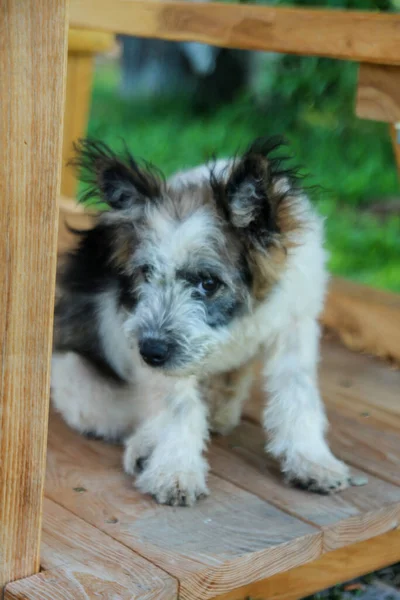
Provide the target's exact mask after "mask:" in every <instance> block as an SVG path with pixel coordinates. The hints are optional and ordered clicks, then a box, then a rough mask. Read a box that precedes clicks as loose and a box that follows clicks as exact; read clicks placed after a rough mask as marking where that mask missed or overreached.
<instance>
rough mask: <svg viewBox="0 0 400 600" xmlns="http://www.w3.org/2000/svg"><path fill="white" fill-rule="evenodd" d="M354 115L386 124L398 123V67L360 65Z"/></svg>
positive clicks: (399, 78) (399, 91)
mask: <svg viewBox="0 0 400 600" xmlns="http://www.w3.org/2000/svg"><path fill="white" fill-rule="evenodd" d="M356 115H357V116H358V117H360V118H361V119H372V120H374V121H385V122H386V123H396V122H397V121H400V67H396V66H389V65H369V64H361V65H360V68H359V73H358V85H357V98H356Z"/></svg>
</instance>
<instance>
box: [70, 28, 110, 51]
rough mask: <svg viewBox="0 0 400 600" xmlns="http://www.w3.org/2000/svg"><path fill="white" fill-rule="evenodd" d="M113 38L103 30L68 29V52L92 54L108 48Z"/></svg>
mask: <svg viewBox="0 0 400 600" xmlns="http://www.w3.org/2000/svg"><path fill="white" fill-rule="evenodd" d="M114 42H115V38H114V36H113V35H112V34H110V33H104V32H103V31H90V30H85V29H70V30H69V32H68V54H75V53H79V54H94V53H99V52H106V51H107V50H110V49H111V48H112V46H113V44H114Z"/></svg>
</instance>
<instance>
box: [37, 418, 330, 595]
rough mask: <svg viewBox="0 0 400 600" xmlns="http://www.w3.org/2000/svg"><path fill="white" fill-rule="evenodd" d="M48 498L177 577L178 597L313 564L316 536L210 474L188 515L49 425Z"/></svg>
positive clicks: (116, 462) (100, 448) (102, 453)
mask: <svg viewBox="0 0 400 600" xmlns="http://www.w3.org/2000/svg"><path fill="white" fill-rule="evenodd" d="M47 473H48V477H47V483H46V496H47V497H50V498H52V499H53V500H54V501H56V502H58V503H59V504H62V505H63V506H64V507H66V508H68V509H69V510H70V511H72V512H73V513H74V514H76V515H78V516H80V517H81V518H83V519H84V520H86V521H87V522H89V523H91V524H92V525H94V526H95V527H97V528H98V529H100V530H102V531H104V532H105V533H107V534H108V535H110V536H112V537H113V538H114V539H116V540H118V541H120V542H121V543H123V544H124V545H125V546H127V547H129V548H131V549H133V550H135V551H137V552H138V553H139V554H141V555H142V556H144V557H146V558H147V559H148V560H151V562H153V563H154V564H156V565H157V566H159V567H161V568H162V569H163V570H165V571H167V572H168V573H169V574H171V575H172V576H174V577H176V578H178V579H179V582H180V597H181V598H183V599H185V600H189V599H190V600H194V599H196V600H200V599H201V600H207V599H208V598H212V597H213V596H215V595H217V594H222V593H225V592H227V591H229V590H231V589H234V588H235V587H239V586H241V585H244V584H245V583H250V582H251V581H254V580H257V579H262V578H264V577H267V576H270V575H272V574H274V573H277V572H280V571H284V570H288V569H290V568H292V567H294V566H297V565H298V564H303V563H305V562H307V561H310V560H313V559H315V558H317V557H318V556H319V555H320V552H321V534H320V532H319V531H318V530H317V529H316V528H314V527H312V526H310V525H308V524H306V523H303V522H301V521H299V520H297V519H295V518H292V517H291V516H289V515H287V514H285V513H282V512H281V511H279V510H278V509H276V508H275V507H273V506H271V505H270V504H268V503H267V502H264V501H263V500H261V499H259V498H257V497H256V496H254V495H252V494H249V493H248V492H246V491H244V490H241V489H239V488H237V487H235V486H234V485H232V484H230V483H228V482H227V481H224V480H222V479H220V478H218V477H215V476H211V478H210V488H211V495H210V497H209V498H207V499H205V500H202V501H201V502H199V503H198V505H196V506H195V507H194V508H191V509H190V510H184V509H183V510H182V509H176V508H170V507H163V506H159V505H156V504H155V502H154V501H153V500H151V499H150V498H149V497H146V496H143V495H141V494H139V493H138V492H136V491H135V490H134V489H133V486H132V481H131V480H130V478H128V477H126V476H124V475H123V473H122V472H121V449H120V448H116V447H112V446H109V445H106V444H102V443H100V442H93V441H89V440H85V439H83V438H82V437H80V436H78V435H77V434H75V433H74V432H72V431H70V430H69V429H68V428H67V427H66V426H65V425H64V424H63V423H61V422H60V420H59V419H57V420H55V421H53V420H52V422H51V426H50V436H49V455H48V470H47Z"/></svg>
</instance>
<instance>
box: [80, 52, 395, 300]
mask: <svg viewBox="0 0 400 600" xmlns="http://www.w3.org/2000/svg"><path fill="white" fill-rule="evenodd" d="M307 61H308V62H307ZM312 61H314V62H312ZM315 61H316V59H306V60H305V61H304V60H303V62H302V63H301V65H303V67H302V69H303V70H302V73H301V74H300V75H299V74H298V70H297V71H296V72H295V73H293V72H292V73H291V76H290V77H289V76H288V77H286V78H285V79H284V81H282V85H280V86H279V88H278V89H279V95H278V94H276V93H275V95H274V97H270V98H269V99H267V100H266V101H265V103H264V104H263V106H260V105H259V103H256V102H255V101H254V99H252V98H251V97H250V96H243V97H241V98H239V99H237V100H236V101H235V102H234V103H232V104H230V105H225V106H222V107H219V108H218V109H216V110H215V111H214V112H211V113H207V114H196V113H194V111H193V110H192V108H191V103H190V100H189V99H185V98H155V99H151V100H135V101H130V102H127V101H123V100H121V99H119V98H118V94H117V85H118V70H117V69H116V68H115V66H113V65H109V64H107V63H106V64H103V65H101V66H100V67H99V68H98V69H97V70H96V76H95V82H94V97H93V106H92V111H91V115H90V123H89V133H90V134H91V135H96V136H98V137H100V138H101V139H103V140H105V141H107V142H108V143H110V145H112V146H113V147H120V146H121V145H122V140H125V141H126V142H127V144H128V146H129V147H130V149H131V150H132V152H133V153H134V154H135V155H137V156H140V157H142V158H145V159H147V160H150V161H151V162H153V163H155V164H156V165H157V166H159V167H160V168H162V169H163V171H164V172H165V173H166V175H169V174H171V173H172V172H173V171H175V170H176V169H181V168H184V167H190V166H193V165H196V164H199V163H201V162H203V161H204V160H207V159H208V158H210V156H212V155H213V153H215V154H216V155H218V156H228V155H231V154H232V153H234V152H236V151H237V150H238V149H241V148H244V147H246V145H247V144H248V143H249V141H251V140H252V139H253V138H254V137H257V136H259V135H265V134H267V135H270V134H274V133H283V134H284V135H285V136H286V137H287V139H288V140H289V142H290V148H291V149H290V152H291V153H292V154H293V155H294V156H295V157H296V161H297V163H299V164H300V165H301V166H302V167H305V168H306V170H307V172H308V173H310V174H311V175H310V177H309V183H310V184H311V185H317V186H319V187H320V188H322V190H323V191H318V192H317V193H314V194H313V196H315V198H314V200H315V202H316V204H317V206H318V209H319V210H320V212H321V213H322V214H323V215H325V216H326V217H327V219H326V232H327V247H328V249H329V251H330V254H331V260H330V270H331V272H332V273H334V274H338V275H342V276H346V277H349V278H352V279H355V280H358V281H362V282H365V283H368V284H371V285H373V286H375V287H381V288H386V289H390V290H395V291H400V258H399V257H400V218H398V217H396V218H395V217H392V218H389V219H387V220H383V221H382V220H381V221H378V220H376V219H375V218H374V217H373V216H371V215H369V214H368V210H367V209H368V205H369V204H370V203H371V202H372V201H376V200H377V199H379V200H382V199H384V198H385V197H387V196H394V195H398V193H399V192H398V182H397V176H396V171H395V165H394V159H393V154H392V148H391V144H390V140H389V136H388V132H387V127H386V126H385V125H384V124H380V123H374V122H367V121H360V120H357V119H356V118H355V117H354V116H353V99H352V93H353V90H354V89H355V81H356V70H355V66H354V65H351V64H346V65H345V66H344V67H343V68H344V69H346V71H345V72H344V73H343V77H341V79H340V82H342V84H341V85H339V84H338V85H336V84H335V85H331V88H330V89H328V90H327V89H326V87H325V88H324V87H323V84H322V83H321V86H320V87H321V89H319V88H318V73H319V72H320V71H319V70H320V69H321V68H325V67H324V65H326V68H330V69H331V68H334V69H337V68H338V67H337V64H338V63H334V64H333V61H331V62H329V63H328V62H326V63H324V62H318V63H317V62H315ZM332 64H333V67H332ZM321 65H322V66H321ZM300 76H302V77H303V80H302V81H301V82H300V84H299V81H297V82H296V81H295V80H294V79H293V78H295V77H300ZM322 79H323V78H321V80H322ZM343 82H344V84H343ZM275 87H276V86H275ZM272 89H274V86H273V87H272Z"/></svg>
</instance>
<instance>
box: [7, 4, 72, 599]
mask: <svg viewBox="0 0 400 600" xmlns="http://www.w3.org/2000/svg"><path fill="white" fill-rule="evenodd" d="M66 2H67V0H0V148H1V159H0V232H1V234H0V307H1V310H0V590H1V588H2V586H4V584H6V583H7V582H9V581H12V580H15V579H19V578H22V577H26V576H28V575H31V574H32V573H35V572H37V571H38V569H39V547H40V529H41V508H42V495H43V483H44V475H45V454H46V443H47V419H48V401H49V367H50V355H51V341H52V321H53V314H52V313H53V298H54V283H55V267H56V247H57V223H58V210H57V203H56V198H57V194H58V188H59V174H60V168H59V167H60V163H61V161H60V159H61V138H62V115H63V100H64V79H65V70H66V56H67V12H66ZM0 594H1V592H0Z"/></svg>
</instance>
